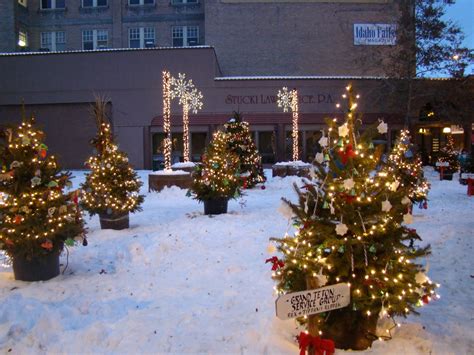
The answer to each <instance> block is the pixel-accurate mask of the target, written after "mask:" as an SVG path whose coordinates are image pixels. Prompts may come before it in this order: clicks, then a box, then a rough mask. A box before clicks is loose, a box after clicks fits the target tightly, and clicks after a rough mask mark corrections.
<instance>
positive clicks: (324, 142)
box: [318, 135, 329, 148]
mask: <svg viewBox="0 0 474 355" xmlns="http://www.w3.org/2000/svg"><path fill="white" fill-rule="evenodd" d="M318 143H319V145H320V146H321V147H323V148H326V147H327V146H328V144H329V139H328V137H326V136H324V135H323V136H322V137H321V138H320V139H319V141H318Z"/></svg>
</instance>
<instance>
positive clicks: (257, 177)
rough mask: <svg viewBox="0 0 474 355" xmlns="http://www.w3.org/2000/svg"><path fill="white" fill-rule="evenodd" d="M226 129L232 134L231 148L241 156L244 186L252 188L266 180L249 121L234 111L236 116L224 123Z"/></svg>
mask: <svg viewBox="0 0 474 355" xmlns="http://www.w3.org/2000/svg"><path fill="white" fill-rule="evenodd" d="M224 131H225V132H227V133H229V134H230V139H229V141H228V142H227V143H228V145H229V149H230V150H231V151H232V152H234V153H235V154H236V155H237V156H238V157H239V162H240V178H241V183H242V187H243V188H244V189H245V188H252V187H254V186H255V185H256V184H258V183H260V182H265V180H266V179H265V175H264V173H263V167H262V157H261V156H260V154H259V153H258V150H257V147H256V146H255V143H254V141H253V140H252V134H251V133H250V129H249V124H248V122H245V121H242V117H241V115H240V113H238V112H234V116H233V117H232V118H231V119H229V121H228V122H227V123H226V124H225V125H224Z"/></svg>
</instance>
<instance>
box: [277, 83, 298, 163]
mask: <svg viewBox="0 0 474 355" xmlns="http://www.w3.org/2000/svg"><path fill="white" fill-rule="evenodd" d="M277 104H278V107H281V108H283V112H288V109H291V112H292V123H293V131H292V134H291V137H292V139H293V161H296V160H298V158H299V152H298V118H299V112H298V111H299V110H298V90H296V89H293V90H291V91H288V88H287V87H286V86H285V87H283V89H282V90H278V95H277Z"/></svg>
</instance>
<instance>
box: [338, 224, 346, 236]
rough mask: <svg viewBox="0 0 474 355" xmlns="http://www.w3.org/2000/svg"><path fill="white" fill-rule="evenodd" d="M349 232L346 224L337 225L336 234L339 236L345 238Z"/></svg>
mask: <svg viewBox="0 0 474 355" xmlns="http://www.w3.org/2000/svg"><path fill="white" fill-rule="evenodd" d="M348 230H349V229H348V228H347V226H346V225H345V224H344V223H338V224H337V225H336V234H337V235H340V236H343V235H345V234H346V233H347V231H348Z"/></svg>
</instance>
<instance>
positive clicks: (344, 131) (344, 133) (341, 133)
mask: <svg viewBox="0 0 474 355" xmlns="http://www.w3.org/2000/svg"><path fill="white" fill-rule="evenodd" d="M338 133H339V137H346V136H347V135H348V134H349V127H347V123H344V124H343V125H342V126H339V128H338Z"/></svg>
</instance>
